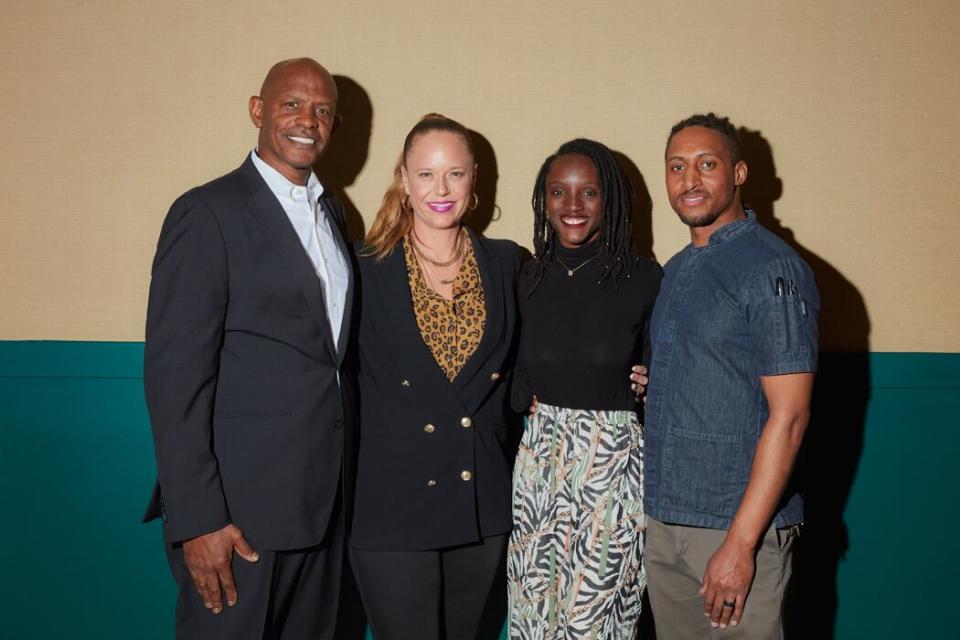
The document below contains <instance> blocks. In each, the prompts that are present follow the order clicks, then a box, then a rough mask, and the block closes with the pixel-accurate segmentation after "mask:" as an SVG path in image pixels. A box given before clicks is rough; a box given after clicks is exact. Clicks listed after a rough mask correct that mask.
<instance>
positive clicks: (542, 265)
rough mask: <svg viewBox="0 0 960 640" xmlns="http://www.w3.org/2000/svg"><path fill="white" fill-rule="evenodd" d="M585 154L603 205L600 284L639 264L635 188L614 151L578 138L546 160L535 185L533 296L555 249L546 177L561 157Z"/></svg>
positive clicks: (618, 276) (598, 256) (561, 147)
mask: <svg viewBox="0 0 960 640" xmlns="http://www.w3.org/2000/svg"><path fill="white" fill-rule="evenodd" d="M573 154H577V155H583V156H586V157H587V158H589V159H590V161H591V162H592V163H593V166H594V167H596V169H597V176H598V177H599V178H600V191H601V194H600V197H601V201H602V204H603V217H602V218H601V220H600V233H599V234H598V236H597V240H596V241H597V242H599V243H600V251H599V253H598V255H597V262H598V263H599V264H600V268H601V271H602V275H601V276H600V281H599V282H598V283H597V284H598V285H600V286H603V284H604V283H605V282H606V281H607V280H613V283H614V286H616V284H617V279H618V278H621V277H623V276H625V275H626V274H627V270H628V269H629V268H630V266H631V265H633V264H635V263H636V262H637V261H638V258H637V256H636V254H635V253H634V251H633V220H632V218H633V187H631V186H630V181H629V180H627V177H626V176H625V175H624V173H623V169H622V168H621V167H620V165H619V164H618V163H617V160H616V158H615V157H614V156H613V152H611V151H610V149H608V148H607V147H606V146H605V145H603V144H601V143H599V142H596V141H595V140H587V139H585V138H578V139H576V140H571V141H570V142H566V143H564V144H563V145H561V146H560V148H559V149H557V152H556V153H554V154H553V155H551V156H550V157H548V158H547V159H546V160H544V161H543V166H541V167H540V172H539V173H538V174H537V180H536V182H535V183H534V186H533V199H532V204H533V250H534V256H533V259H534V268H533V272H532V273H531V274H530V277H532V278H533V280H534V285H533V287H532V288H531V290H530V293H531V294H532V293H533V291H534V290H535V289H536V288H537V285H538V284H539V283H540V280H541V279H542V278H543V272H544V271H545V270H546V268H547V265H548V264H549V263H550V260H551V258H553V254H554V249H555V248H556V244H557V238H556V232H555V231H554V230H553V227H552V226H550V220H549V217H548V216H547V174H548V173H549V172H550V167H551V166H552V165H553V162H554V160H556V159H557V158H559V157H560V156H566V155H573Z"/></svg>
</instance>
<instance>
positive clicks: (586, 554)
mask: <svg viewBox="0 0 960 640" xmlns="http://www.w3.org/2000/svg"><path fill="white" fill-rule="evenodd" d="M645 527H646V519H645V517H644V513H643V429H642V427H641V426H640V423H639V421H638V420H637V415H636V414H635V413H634V412H632V411H587V410H581V409H565V408H562V407H555V406H552V405H547V404H543V403H540V404H539V405H538V407H537V411H536V413H535V414H533V415H532V416H530V418H529V420H528V422H527V428H526V431H525V432H524V434H523V440H522V441H521V443H520V451H519V452H518V454H517V462H516V466H515V468H514V472H513V534H512V535H511V537H510V546H509V550H508V556H507V579H508V593H509V597H510V637H511V638H520V639H522V640H552V639H555V638H584V639H590V640H593V639H597V640H599V639H603V640H611V639H619V638H623V639H628V638H629V639H631V640H632V638H633V637H634V633H635V629H636V625H637V619H638V618H639V616H640V602H641V600H642V598H643V590H644V588H645V586H646V574H645V572H644V569H643V564H642V558H643V533H644V529H645Z"/></svg>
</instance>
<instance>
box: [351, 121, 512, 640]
mask: <svg viewBox="0 0 960 640" xmlns="http://www.w3.org/2000/svg"><path fill="white" fill-rule="evenodd" d="M474 158H475V156H474V153H473V146H472V143H471V140H470V134H469V132H468V131H467V129H466V128H465V127H463V126H462V125H461V124H459V123H457V122H455V121H453V120H450V119H449V118H445V117H443V116H439V115H437V114H430V115H428V116H425V117H424V118H423V119H422V120H421V121H420V122H419V123H417V125H416V126H414V127H413V129H412V130H411V131H410V133H409V134H408V135H407V138H406V141H405V143H404V149H403V154H402V156H401V158H400V160H399V161H398V164H397V168H396V171H395V180H394V183H393V185H392V186H391V187H390V189H388V191H387V193H386V195H385V196H384V203H383V206H382V207H381V209H380V212H379V213H378V214H377V218H376V221H375V222H374V224H373V225H372V227H371V229H370V232H369V233H368V235H367V238H366V245H365V247H364V249H363V250H362V251H361V257H360V258H359V276H360V283H361V290H362V302H361V309H360V313H359V318H360V320H359V322H360V325H359V358H360V362H359V366H360V391H361V408H360V414H361V418H360V446H359V459H358V467H357V479H356V500H355V503H354V513H353V521H352V528H351V539H350V548H351V549H350V555H351V564H352V565H353V568H354V573H355V576H356V578H357V584H358V587H359V590H360V593H361V597H362V599H363V602H364V607H365V609H366V611H367V617H368V621H369V623H370V625H371V628H372V630H373V633H374V636H375V637H376V638H377V639H378V640H390V639H391V638H418V639H423V640H429V639H430V638H440V637H446V638H448V639H450V640H456V639H460V638H463V639H472V638H474V637H475V635H476V631H477V627H478V625H479V621H480V618H481V614H482V612H483V609H484V607H485V605H486V603H487V599H488V596H489V593H490V589H491V585H492V583H493V580H494V578H495V575H496V573H497V568H498V566H499V565H500V562H501V560H502V558H503V555H504V549H505V546H506V541H507V538H508V536H509V533H510V529H511V526H512V523H511V512H510V509H511V502H510V491H511V480H510V459H512V456H513V452H510V453H509V454H508V453H507V452H506V451H505V447H506V441H507V431H508V428H509V427H510V425H511V424H513V421H514V420H515V419H516V418H515V415H514V414H513V413H511V412H510V409H509V398H508V394H507V382H508V377H509V371H510V367H511V364H512V362H513V358H514V351H515V348H516V339H517V308H516V294H515V283H516V279H517V274H518V272H519V269H520V252H519V249H518V247H517V245H515V244H514V243H512V242H509V241H505V240H489V239H486V238H483V237H482V236H479V235H477V234H475V233H473V232H471V231H468V230H467V229H466V228H464V227H462V225H461V219H462V218H463V216H464V215H465V214H466V213H467V211H468V209H470V208H473V207H475V206H476V196H475V195H474V191H473V186H474V181H475V177H476V171H477V166H476V162H475V159H474ZM470 274H473V279H472V280H470V278H469V276H470ZM476 276H479V278H477V277H476ZM467 282H472V283H473V284H472V285H467V284H465V283H467ZM469 286H473V287H474V289H473V290H472V293H471V295H469V296H468V295H467V294H466V293H464V291H466V292H467V293H470V291H471V290H470V289H469ZM477 288H479V289H482V295H481V294H480V292H479V291H477V290H476V289H477ZM471 296H472V297H471ZM430 301H433V302H432V303H431V302H430ZM425 302H426V303H430V304H433V303H435V304H436V306H435V307H427V308H429V309H431V310H430V311H424V308H425V307H424V303H425ZM459 314H463V315H459ZM466 316H469V317H470V318H472V319H473V320H467V319H466ZM476 318H482V322H479V323H475V324H480V325H482V329H481V330H480V331H473V330H471V329H469V326H470V325H469V323H470V322H474V321H475V319H476ZM431 322H433V323H434V324H433V325H431V324H430V323H431ZM444 323H445V324H444ZM458 323H460V324H458ZM441 325H442V326H441ZM455 325H456V326H458V327H460V328H461V329H462V328H463V326H467V327H468V329H466V330H464V331H462V335H461V334H460V333H455V335H454V337H453V338H451V339H449V340H447V342H443V335H441V334H443V330H442V328H443V327H447V328H450V327H453V326H455ZM431 326H435V327H438V328H439V329H438V331H439V333H438V331H434V330H433V329H431V328H430V327H431ZM458 330H459V329H458ZM449 337H450V336H448V338H449ZM438 343H440V345H439V346H438ZM444 344H445V345H446V347H444V346H443V345H444Z"/></svg>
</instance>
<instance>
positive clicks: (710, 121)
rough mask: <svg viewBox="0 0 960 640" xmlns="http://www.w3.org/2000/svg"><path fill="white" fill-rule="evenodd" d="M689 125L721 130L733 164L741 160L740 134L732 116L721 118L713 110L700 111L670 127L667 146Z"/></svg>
mask: <svg viewBox="0 0 960 640" xmlns="http://www.w3.org/2000/svg"><path fill="white" fill-rule="evenodd" d="M687 127H706V128H707V129H713V130H714V131H717V132H719V133H720V134H721V135H722V136H723V139H724V141H726V143H727V148H728V149H729V150H730V157H731V158H732V160H733V164H737V163H738V162H740V136H739V135H738V134H737V128H736V127H734V126H733V123H732V122H730V118H721V117H720V116H718V115H717V114H715V113H714V112H713V111H711V112H710V113H708V114H706V115H703V114H702V113H698V114H696V115H692V116H690V117H689V118H687V119H685V120H681V121H680V122H678V123H677V124H675V125H673V128H672V129H670V135H669V136H668V137H667V147H669V146H670V141H671V140H673V136H675V135H677V134H678V133H680V132H681V131H683V130H684V129H686V128H687Z"/></svg>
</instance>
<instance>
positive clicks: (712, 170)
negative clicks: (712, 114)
mask: <svg viewBox="0 0 960 640" xmlns="http://www.w3.org/2000/svg"><path fill="white" fill-rule="evenodd" d="M666 160H667V165H666V169H667V197H668V198H669V199H670V206H672V207H673V210H674V211H676V212H677V215H678V216H680V219H681V220H682V221H683V222H684V224H686V225H687V226H689V227H691V229H693V230H695V233H696V234H697V235H700V236H703V237H704V238H709V234H710V233H712V232H713V231H715V230H717V229H719V228H720V227H722V226H724V225H726V224H728V223H730V222H733V221H734V220H737V219H738V218H742V217H743V216H744V213H743V206H742V205H741V204H740V185H742V184H743V183H744V182H746V180H747V165H746V163H745V162H743V161H742V160H741V161H739V162H734V161H733V157H732V155H731V153H730V147H729V146H727V143H726V141H725V140H724V137H723V134H722V133H720V132H719V131H715V130H714V129H710V128H708V127H700V126H692V127H687V128H686V129H681V130H680V131H678V132H677V133H676V134H675V135H674V136H673V138H671V139H670V143H669V144H668V145H667V152H666Z"/></svg>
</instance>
